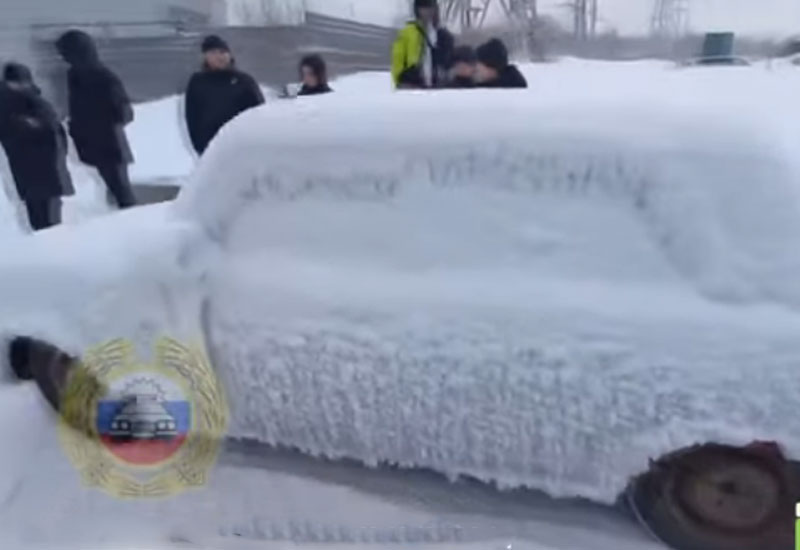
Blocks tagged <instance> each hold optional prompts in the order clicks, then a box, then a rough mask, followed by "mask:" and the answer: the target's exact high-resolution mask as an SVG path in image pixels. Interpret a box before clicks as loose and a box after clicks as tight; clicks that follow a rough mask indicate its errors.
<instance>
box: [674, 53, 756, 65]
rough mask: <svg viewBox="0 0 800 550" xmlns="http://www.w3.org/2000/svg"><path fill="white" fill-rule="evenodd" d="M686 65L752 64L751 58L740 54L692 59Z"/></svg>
mask: <svg viewBox="0 0 800 550" xmlns="http://www.w3.org/2000/svg"><path fill="white" fill-rule="evenodd" d="M683 65H684V66H686V67H709V66H716V67H747V66H750V65H752V64H751V63H750V61H749V60H747V59H745V58H744V57H738V56H710V57H697V58H695V59H690V60H689V61H686V62H685V63H684V64H683Z"/></svg>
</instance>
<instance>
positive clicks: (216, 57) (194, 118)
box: [186, 35, 264, 155]
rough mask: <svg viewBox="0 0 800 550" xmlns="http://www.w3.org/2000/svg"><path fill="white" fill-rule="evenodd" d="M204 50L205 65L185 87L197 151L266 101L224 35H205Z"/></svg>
mask: <svg viewBox="0 0 800 550" xmlns="http://www.w3.org/2000/svg"><path fill="white" fill-rule="evenodd" d="M202 51H203V68H202V70H200V71H198V72H196V73H195V74H194V75H192V78H191V79H190V80H189V85H188V87H187V89H186V126H187V128H188V129H189V137H190V138H191V140H192V146H193V147H194V150H195V151H196V152H197V154H198V155H202V154H203V153H204V152H205V150H206V149H207V148H208V145H209V144H210V143H211V140H213V139H214V137H216V135H217V133H218V132H219V131H220V130H221V129H222V127H223V126H225V125H226V124H227V123H228V122H230V121H231V120H233V119H234V118H236V117H237V116H238V115H239V114H241V113H242V112H244V111H246V110H248V109H251V108H253V107H257V106H259V105H262V104H263V103H264V96H263V94H262V93H261V89H260V88H259V87H258V83H257V82H256V81H255V79H254V78H253V77H252V76H250V75H249V74H247V73H245V72H242V71H240V70H238V69H237V68H236V61H235V60H234V58H233V56H232V55H231V50H230V48H229V47H228V44H227V43H226V42H225V41H224V40H223V39H222V38H220V37H219V36H213V35H212V36H208V37H206V38H205V40H203V45H202Z"/></svg>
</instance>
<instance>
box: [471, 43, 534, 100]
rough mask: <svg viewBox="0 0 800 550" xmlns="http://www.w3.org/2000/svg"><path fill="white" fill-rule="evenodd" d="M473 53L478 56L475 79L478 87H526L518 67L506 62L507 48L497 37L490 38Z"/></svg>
mask: <svg viewBox="0 0 800 550" xmlns="http://www.w3.org/2000/svg"><path fill="white" fill-rule="evenodd" d="M475 53H476V56H477V58H478V65H477V67H476V70H475V80H476V81H477V83H478V87H479V88H527V87H528V82H527V81H526V80H525V77H524V76H522V73H521V72H519V69H517V67H516V66H515V65H511V64H510V63H509V62H508V49H507V48H506V45H505V44H503V41H502V40H500V39H499V38H492V39H491V40H489V41H488V42H486V43H485V44H483V45H482V46H480V47H478V49H477V51H476V52H475Z"/></svg>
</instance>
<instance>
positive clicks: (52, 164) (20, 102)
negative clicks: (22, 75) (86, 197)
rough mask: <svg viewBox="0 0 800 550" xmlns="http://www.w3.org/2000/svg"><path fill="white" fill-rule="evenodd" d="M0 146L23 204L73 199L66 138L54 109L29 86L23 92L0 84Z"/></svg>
mask: <svg viewBox="0 0 800 550" xmlns="http://www.w3.org/2000/svg"><path fill="white" fill-rule="evenodd" d="M0 143H2V145H3V149H5V152H6V156H7V157H8V163H9V166H10V168H11V173H12V175H13V176H14V183H15V184H16V187H17V192H18V193H19V196H20V199H22V200H23V201H37V200H47V199H52V198H56V197H62V196H67V195H73V194H74V193H75V190H74V188H73V187H72V179H71V178H70V175H69V171H68V170H67V135H66V132H65V131H64V127H63V126H62V125H61V123H60V122H59V120H58V117H57V115H56V113H55V110H54V109H53V107H52V106H51V105H50V104H49V103H48V102H47V101H45V100H44V99H43V98H42V97H41V95H39V90H38V89H37V88H36V87H35V86H34V85H33V83H32V82H31V83H30V85H29V86H28V87H27V88H26V89H24V90H12V89H10V88H9V87H8V86H7V85H6V84H5V83H0Z"/></svg>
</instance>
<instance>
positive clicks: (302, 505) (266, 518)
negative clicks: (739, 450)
mask: <svg viewBox="0 0 800 550" xmlns="http://www.w3.org/2000/svg"><path fill="white" fill-rule="evenodd" d="M0 394H1V395H2V401H3V403H4V409H5V412H6V415H5V417H4V419H3V420H2V421H0V433H2V435H3V436H4V438H9V439H10V440H13V441H16V442H17V445H16V446H15V449H14V452H10V453H8V452H5V453H4V454H3V457H2V462H3V464H2V465H3V468H4V470H3V471H4V472H5V474H6V475H5V476H4V478H3V479H2V480H0V518H2V519H0V533H2V538H3V539H5V541H6V544H3V547H4V548H17V547H20V546H22V545H23V544H24V545H26V546H27V545H31V544H33V545H47V546H49V545H52V544H56V543H58V544H59V545H73V544H74V545H75V546H76V547H77V546H80V545H85V544H95V545H96V544H102V543H105V542H111V541H114V542H115V543H117V544H119V543H120V542H130V543H132V544H152V545H162V544H164V543H176V544H181V545H183V544H189V545H190V546H191V547H204V548H219V549H222V550H228V549H230V550H239V549H240V548H242V549H244V548H249V547H250V544H251V543H252V545H253V547H258V548H265V547H266V546H265V545H266V544H267V543H268V542H269V543H285V542H290V541H291V542H301V543H314V542H328V543H335V542H338V543H344V544H346V543H355V542H366V543H372V544H378V545H380V544H381V543H386V544H395V543H398V542H404V543H417V544H420V545H423V544H424V543H431V544H434V543H435V544H438V543H448V545H452V544H453V543H460V544H465V545H468V546H471V544H469V543H474V544H475V546H474V547H475V548H485V549H489V550H495V549H497V550H500V549H505V548H507V547H508V545H509V544H510V545H512V548H530V549H534V550H634V549H636V550H648V549H658V548H661V547H660V546H658V545H655V544H653V543H651V542H650V541H649V540H647V539H646V537H645V535H644V534H643V533H642V532H641V531H640V530H639V529H638V528H637V527H636V526H635V525H634V524H633V523H632V522H631V521H629V520H628V519H627V518H626V517H625V516H624V515H623V514H621V513H618V512H617V511H614V510H611V509H608V508H604V507H601V506H596V505H592V504H585V503H574V502H559V501H553V500H551V499H549V498H547V497H545V496H542V495H539V494H536V493H532V492H528V491H520V492H514V493H500V492H498V491H496V490H494V489H492V488H490V487H487V486H485V485H482V484H478V483H473V482H468V481H462V482H458V483H456V484H451V483H449V482H448V481H447V480H445V479H444V478H442V477H440V476H438V475H436V474H433V473H427V472H401V471H389V470H370V469H367V468H364V467H362V466H359V465H356V464H349V463H342V462H337V463H331V462H326V461H322V460H317V459H313V458H310V457H306V456H302V455H300V454H297V453H294V452H290V451H279V450H271V449H266V448H263V447H260V446H257V445H254V444H248V443H230V444H228V445H227V448H226V449H225V450H224V452H223V453H222V455H221V457H220V461H219V464H218V466H217V468H216V470H215V471H214V473H213V475H212V477H211V479H210V482H209V484H208V486H207V487H206V488H205V489H203V490H201V491H197V492H191V493H187V494H184V495H181V496H179V497H176V498H172V499H167V500H160V501H134V502H124V501H119V500H115V499H112V498H111V497H108V496H106V495H105V494H103V493H101V492H99V491H96V490H92V489H88V488H86V487H84V486H82V485H81V481H80V479H79V475H78V473H77V472H76V471H75V470H74V469H73V468H72V466H71V465H70V464H69V462H68V461H67V459H66V457H65V455H64V454H63V452H62V451H61V449H60V447H59V445H58V438H57V434H56V429H55V426H56V418H55V415H53V414H52V413H51V412H50V411H49V410H47V409H46V407H45V405H44V403H43V402H42V399H41V398H40V397H39V396H38V395H37V393H36V389H35V388H34V387H32V386H17V385H13V386H8V385H4V386H2V387H0ZM19 418H26V422H25V423H19V422H18V421H17V420H18V419H19ZM9 439H6V440H9ZM43 503H46V504H45V505H43Z"/></svg>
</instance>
